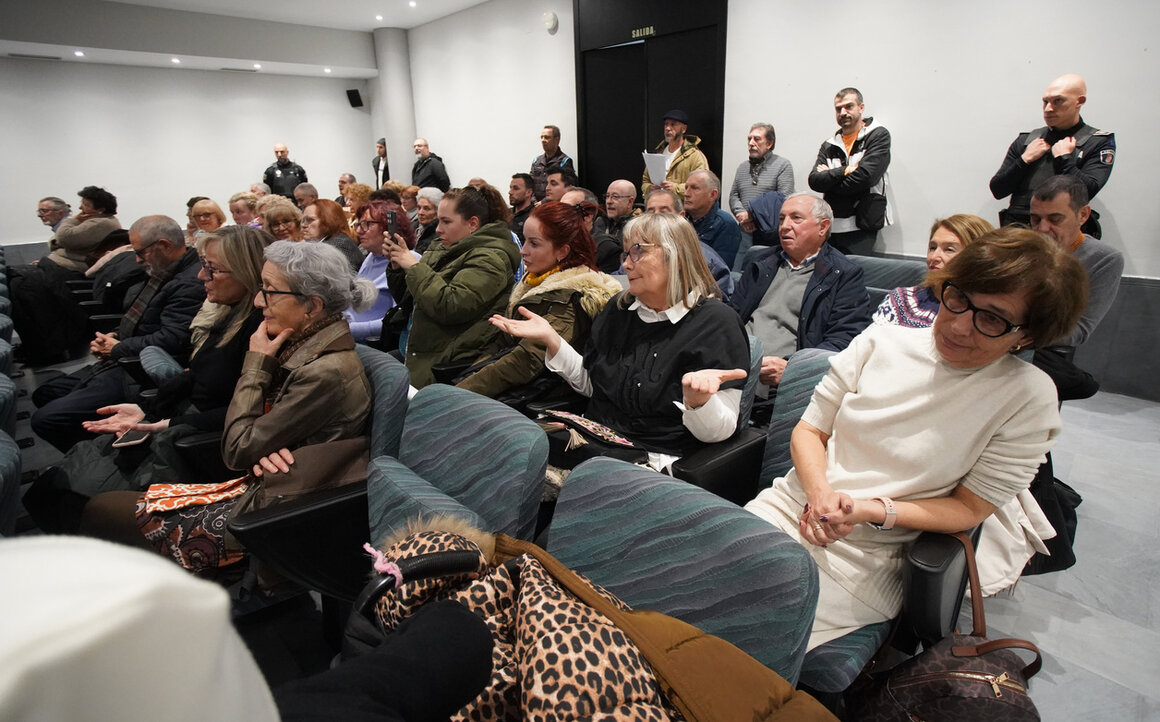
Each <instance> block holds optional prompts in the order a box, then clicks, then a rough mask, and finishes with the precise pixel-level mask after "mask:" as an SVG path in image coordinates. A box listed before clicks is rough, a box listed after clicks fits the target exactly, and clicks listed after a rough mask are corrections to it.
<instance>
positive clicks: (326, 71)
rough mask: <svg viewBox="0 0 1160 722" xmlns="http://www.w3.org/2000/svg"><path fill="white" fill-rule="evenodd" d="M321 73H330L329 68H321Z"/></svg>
mask: <svg viewBox="0 0 1160 722" xmlns="http://www.w3.org/2000/svg"><path fill="white" fill-rule="evenodd" d="M322 72H324V73H329V72H330V68H323V69H322Z"/></svg>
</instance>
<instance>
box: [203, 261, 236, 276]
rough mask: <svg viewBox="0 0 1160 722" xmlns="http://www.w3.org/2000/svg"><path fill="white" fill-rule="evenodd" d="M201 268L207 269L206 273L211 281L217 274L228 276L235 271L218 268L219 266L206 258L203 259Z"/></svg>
mask: <svg viewBox="0 0 1160 722" xmlns="http://www.w3.org/2000/svg"><path fill="white" fill-rule="evenodd" d="M201 268H202V270H204V271H205V275H207V276H209V279H210V280H211V281H212V280H213V279H214V277H215V276H228V275H230V274H231V273H233V271H230V270H227V269H225V268H218V267H217V266H214V265H212V264H210V263H209V262H208V261H206V260H204V259H202V262H201Z"/></svg>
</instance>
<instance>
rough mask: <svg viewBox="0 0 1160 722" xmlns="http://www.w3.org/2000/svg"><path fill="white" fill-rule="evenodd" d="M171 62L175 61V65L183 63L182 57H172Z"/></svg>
mask: <svg viewBox="0 0 1160 722" xmlns="http://www.w3.org/2000/svg"><path fill="white" fill-rule="evenodd" d="M169 62H171V63H173V64H174V65H181V58H170V59H169Z"/></svg>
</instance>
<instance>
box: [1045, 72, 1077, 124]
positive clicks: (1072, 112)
mask: <svg viewBox="0 0 1160 722" xmlns="http://www.w3.org/2000/svg"><path fill="white" fill-rule="evenodd" d="M1085 102H1087V83H1086V82H1084V79H1083V78H1082V77H1080V76H1079V75H1075V74H1074V73H1068V74H1067V75H1061V76H1059V77H1058V78H1056V79H1055V80H1053V81H1051V85H1048V86H1047V90H1045V91H1043V122H1044V123H1046V124H1047V125H1048V126H1050V127H1052V128H1058V129H1060V130H1065V129H1067V128H1070V127H1072V126H1073V125H1075V124H1076V123H1078V122H1079V115H1080V111H1081V110H1082V109H1083V104H1084V103H1085Z"/></svg>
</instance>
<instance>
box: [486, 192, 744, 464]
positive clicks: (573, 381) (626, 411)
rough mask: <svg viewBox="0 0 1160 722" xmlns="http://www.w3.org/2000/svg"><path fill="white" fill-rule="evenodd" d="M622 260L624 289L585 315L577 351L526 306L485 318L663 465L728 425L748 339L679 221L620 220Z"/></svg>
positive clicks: (731, 427) (719, 436)
mask: <svg viewBox="0 0 1160 722" xmlns="http://www.w3.org/2000/svg"><path fill="white" fill-rule="evenodd" d="M622 258H623V262H624V271H625V274H626V276H627V277H628V290H627V291H626V292H623V293H621V294H619V295H618V296H617V297H616V298H614V299H613V300H612V301H610V302H609V303H608V305H606V306H605V307H604V310H603V311H601V312H600V314H599V315H598V316H597V317H596V318H595V320H594V321H593V322H592V330H591V332H590V334H589V336H588V342H587V343H586V344H585V345H584V347H583V348H582V349H580V350H577V349H573V348H572V346H570V345H569V344H568V343H567V342H566V341H565V340H564V339H563V337H561V335H560V334H559V333H558V332H557V331H556V330H555V329H553V328H552V326H551V324H550V323H549V322H548V321H547V320H545V319H544V318H542V317H540V316H537V315H536V314H534V313H532V312H531V311H529V310H528V309H526V308H520V309H519V311H520V313H521V314H522V315H523V316H524V319H525V320H515V319H506V318H496V319H493V321H492V322H493V323H494V324H495V325H496V326H498V327H499V328H500V329H502V330H504V331H505V332H507V333H509V334H511V335H513V336H519V337H521V338H528V339H532V340H533V341H535V342H537V343H541V344H543V345H544V346H545V347H546V349H547V355H546V357H545V359H546V363H547V366H548V368H549V369H551V370H553V371H555V372H556V373H558V374H560V375H561V376H563V377H564V379H565V380H566V381H568V383H569V385H570V386H572V388H573V389H575V390H576V391H577V392H579V393H580V394H582V395H584V396H588V397H590V400H589V402H588V408H587V411H586V412H585V416H586V417H587V418H588V419H591V420H593V421H596V422H598V423H600V424H603V425H605V426H607V427H609V428H610V429H612V430H613V431H615V432H617V433H619V434H621V435H623V436H625V437H627V438H628V439H629V440H631V441H632V442H634V443H635V444H636V445H637V446H638V447H640V448H642V449H644V450H645V451H646V452H647V453H648V458H649V464H650V465H651V466H654V467H656V468H663V467H666V466H668V465H670V464H671V463H672V462H673V461H674V460H676V459H678V458H680V457H681V456H683V455H685V454H687V453H689V452H690V451H693V450H694V449H695V448H697V447H698V446H700V445H701V444H703V443H712V442H717V441H723V440H724V439H727V438H729V437H730V436H732V435H733V433H734V431H736V429H737V417H738V413H739V409H740V404H741V387H742V386H743V385H744V380H745V377H746V375H747V374H746V371H745V369H747V368H749V342H748V339H747V337H746V335H745V330H744V328H743V327H742V326H741V321H740V319H739V318H738V317H737V313H736V312H735V311H734V310H733V309H731V308H729V307H728V306H727V305H725V304H724V303H722V302H721V301H720V299H719V296H720V290H719V289H718V288H717V284H716V282H715V281H714V280H713V276H712V275H710V273H709V268H708V266H707V265H706V264H705V257H704V256H703V255H702V254H701V249H700V245H699V242H698V240H697V233H696V231H694V230H693V226H692V225H691V224H690V223H689V222H688V221H686V220H685V219H683V218H681V217H679V216H676V215H674V214H671V213H653V214H648V215H644V216H640V217H639V218H634V219H633V220H631V221H629V222H628V224H627V225H625V227H624V253H623V254H622Z"/></svg>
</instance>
